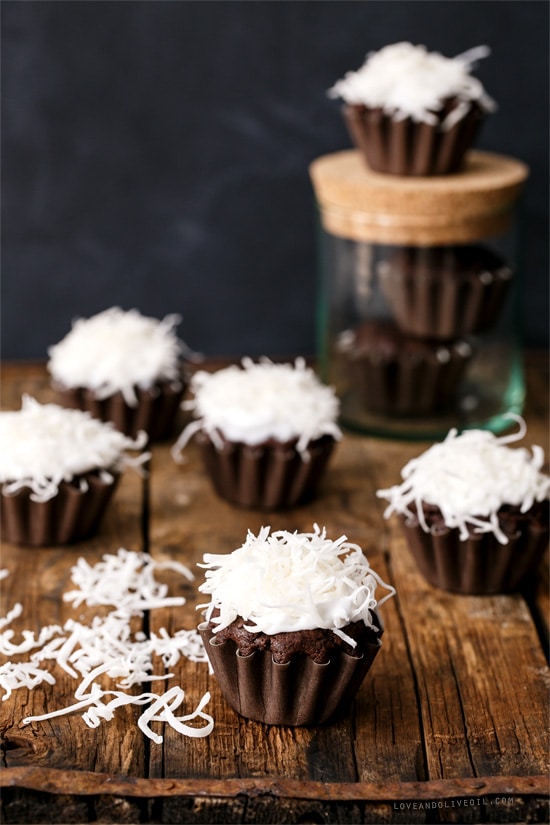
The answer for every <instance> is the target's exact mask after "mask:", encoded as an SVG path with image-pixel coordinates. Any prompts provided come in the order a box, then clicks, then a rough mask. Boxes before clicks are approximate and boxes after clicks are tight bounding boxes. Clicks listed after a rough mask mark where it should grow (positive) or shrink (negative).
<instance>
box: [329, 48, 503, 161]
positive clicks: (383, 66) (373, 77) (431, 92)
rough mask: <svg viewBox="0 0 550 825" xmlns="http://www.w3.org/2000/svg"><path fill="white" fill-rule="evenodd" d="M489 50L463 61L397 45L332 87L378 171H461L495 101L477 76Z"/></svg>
mask: <svg viewBox="0 0 550 825" xmlns="http://www.w3.org/2000/svg"><path fill="white" fill-rule="evenodd" d="M488 54H489V49H488V48H486V47H484V46H480V47H479V48H475V49H471V50H470V51H468V52H465V53H464V54H461V55H458V56H457V57H455V58H452V59H450V58H446V57H444V56H443V55H441V54H439V53H437V52H428V51H427V50H426V49H425V47H424V46H414V45H412V44H411V43H394V44H392V45H390V46H386V47H385V48H383V49H381V50H380V51H378V52H374V53H371V54H369V55H368V56H367V59H366V61H365V63H364V64H363V66H362V67H361V68H360V69H358V71H356V72H348V73H347V74H346V75H345V76H344V77H343V78H342V79H341V80H339V81H338V82H337V83H335V85H334V86H333V87H332V88H331V89H330V90H329V95H330V96H331V97H336V98H341V99H343V100H344V103H345V105H344V110H343V113H344V118H345V121H346V125H347V127H348V130H349V132H350V136H351V139H352V140H353V142H354V144H355V145H356V147H357V148H358V149H359V150H360V151H361V152H362V153H363V155H364V157H365V159H366V161H367V163H368V165H369V167H370V168H371V169H372V170H373V171H374V172H382V173H387V174H394V175H418V176H428V175H446V174H449V173H452V172H456V171H458V170H459V169H460V167H461V164H462V160H463V158H464V155H465V154H466V152H467V150H468V149H469V148H470V147H471V146H472V145H473V143H474V141H475V138H476V136H477V133H478V131H479V128H480V126H481V123H482V121H483V119H484V117H485V115H486V113H487V112H490V111H493V110H494V108H495V104H494V102H493V101H492V100H491V99H490V98H489V97H488V96H487V94H486V93H485V91H484V89H483V86H482V85H481V83H480V82H479V80H477V79H476V78H474V77H472V75H471V74H470V72H471V70H472V68H473V67H474V64H475V62H476V61H477V60H479V59H480V58H483V57H486V56H487V55H488Z"/></svg>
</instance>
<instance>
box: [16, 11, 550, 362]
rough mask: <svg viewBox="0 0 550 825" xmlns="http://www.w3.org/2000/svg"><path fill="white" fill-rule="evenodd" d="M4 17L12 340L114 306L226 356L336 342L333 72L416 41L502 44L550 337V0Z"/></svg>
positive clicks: (492, 70)
mask: <svg viewBox="0 0 550 825" xmlns="http://www.w3.org/2000/svg"><path fill="white" fill-rule="evenodd" d="M1 14H2V357H3V358H4V359H11V358H45V357H46V350H47V347H48V346H49V345H51V344H54V343H56V341H58V340H59V339H60V338H62V337H63V336H64V335H65V334H66V332H68V330H69V328H70V323H71V319H72V318H74V317H76V316H86V317H87V316H89V315H92V314H94V313H96V312H98V311H100V310H102V309H105V308H107V307H109V306H113V305H118V306H121V307H123V308H125V309H130V308H132V307H135V308H137V309H139V310H140V311H141V312H143V313H144V314H149V315H153V316H155V317H159V318H160V317H163V316H164V315H165V314H167V313H171V312H178V313H180V314H181V315H182V316H183V322H182V324H181V325H180V327H179V330H178V331H179V334H180V335H181V337H183V338H184V339H185V340H186V341H187V343H188V344H189V345H190V346H191V347H193V348H194V349H196V350H198V351H201V352H203V353H205V354H207V355H232V356H236V355H251V356H258V355H262V354H266V355H273V356H286V355H294V354H298V353H300V352H301V353H303V354H312V353H313V352H314V351H315V300H316V282H317V276H316V238H315V216H314V206H313V193H312V189H311V184H310V181H309V176H308V165H309V163H310V162H311V161H312V160H313V159H314V158H315V157H317V156H318V155H322V154H325V153H329V152H333V151H337V150H339V149H344V148H349V147H350V145H351V144H350V140H349V138H348V135H347V132H346V130H345V127H344V125H343V122H342V119H341V115H340V106H339V103H338V102H337V101H334V100H329V99H328V98H327V96H326V90H327V88H328V87H329V86H331V85H332V84H333V83H334V82H335V81H336V80H337V79H338V78H339V77H341V76H342V75H343V74H344V73H345V72H346V71H348V70H350V69H356V68H358V67H359V65H360V64H361V63H362V62H363V60H364V57H365V55H366V53H367V52H368V51H371V50H377V49H379V48H381V47H382V46H384V45H387V44H388V43H393V42H396V41H399V40H410V41H412V42H413V43H422V44H424V45H426V47H427V48H428V49H430V50H436V51H440V52H442V53H443V54H445V55H447V56H454V55H456V54H458V53H459V52H462V51H464V50H466V49H469V48H471V47H473V46H477V45H480V44H488V45H489V46H490V47H491V49H492V54H491V56H490V57H489V58H486V59H485V60H483V61H481V63H480V64H479V67H478V69H477V71H476V76H477V77H479V78H480V79H481V81H482V82H483V84H484V85H485V88H486V90H487V91H488V93H489V94H490V95H491V96H492V97H493V98H494V99H496V101H497V102H498V104H499V110H498V112H497V113H496V114H493V115H491V116H490V118H489V120H487V122H486V124H485V126H484V128H483V131H482V134H481V135H480V137H479V139H478V141H477V146H478V148H481V149H487V150H490V151H496V152H501V153H504V154H510V155H513V156H515V157H517V158H519V159H521V160H523V161H525V162H526V163H528V164H529V166H530V168H531V177H530V180H529V182H528V186H527V190H526V192H525V195H524V198H523V200H522V213H521V218H522V219H521V238H522V244H523V255H522V258H523V261H524V271H523V284H524V287H523V309H522V315H523V318H524V340H525V344H526V345H528V346H537V347H539V346H544V347H545V346H547V345H548V236H547V230H548V200H549V197H548V159H549V152H548V148H549V145H548V100H549V94H548V77H549V66H548V31H549V4H548V3H547V2H546V0H541V2H538V0H534V2H532V1H530V0H518V2H515V0H510V1H508V0H504V1H503V2H500V0H478V1H477V2H475V0H474V1H471V0H464V1H463V0H460V2H452V1H451V2H449V1H447V0H439V1H437V0H432V1H428V2H417V1H416V0H411V1H410V2H397V1H396V2H392V0H381V1H380V2H379V1H378V0H365V1H364V2H361V1H360V0H359V1H357V2H347V1H346V0H334V2H331V1H330V0H329V1H328V2H316V1H315V0H313V1H312V2H300V1H299V0H297V1H296V2H239V0H227V1H226V2H200V1H199V2H194V1H191V2H177V0H174V1H173V2H169V1H168V2H164V0H149V1H148V2H147V0H145V1H144V2H134V0H129V1H127V2H87V0H84V2H77V1H76V2H71V1H70V0H69V2H50V0H40V2H33V1H32V0H31V2H14V1H13V0H3V2H2V3H1Z"/></svg>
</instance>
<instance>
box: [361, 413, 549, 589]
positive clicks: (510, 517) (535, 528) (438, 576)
mask: <svg viewBox="0 0 550 825" xmlns="http://www.w3.org/2000/svg"><path fill="white" fill-rule="evenodd" d="M511 417H512V418H513V419H514V420H517V421H518V422H519V423H520V424H521V429H520V432H519V433H518V434H514V435H511V436H505V437H500V438H497V437H496V436H495V435H494V434H493V433H491V432H489V431H484V430H466V431H465V432H463V433H462V434H461V435H457V431H456V430H451V431H450V432H449V434H448V436H447V438H446V439H445V441H443V442H441V443H439V444H434V445H433V446H432V447H430V448H429V449H428V450H427V451H426V452H425V453H423V454H422V455H420V456H419V457H418V458H415V459H413V460H412V461H410V462H409V463H408V464H407V465H406V466H405V467H404V468H403V470H402V472H401V475H402V477H403V479H404V481H403V482H402V484H400V485H397V486H395V487H391V488H389V489H387V490H379V491H378V492H377V495H378V496H379V497H381V498H385V499H387V500H388V501H389V506H388V507H387V508H386V511H385V513H384V515H385V517H389V516H390V515H391V514H392V513H397V514H398V515H399V517H400V519H401V523H402V526H403V531H404V534H405V537H406V539H407V542H408V545H409V547H410V550H411V552H412V554H413V556H414V558H415V560H416V563H417V565H418V568H419V570H420V572H421V573H422V574H423V576H424V577H425V578H426V579H427V581H428V582H429V583H430V584H431V585H433V586H434V587H439V588H441V589H443V590H449V591H452V592H455V593H463V594H471V595H490V594H496V593H510V592H514V591H516V590H519V589H520V588H521V587H522V586H523V584H524V583H525V582H526V580H527V579H528V577H529V576H530V575H531V574H533V573H534V572H536V570H537V567H538V565H539V563H540V561H541V559H542V556H543V554H544V551H545V550H546V547H547V546H548V536H549V513H550V506H549V505H550V501H549V497H550V478H549V477H548V476H547V475H545V474H544V473H542V472H541V467H542V465H543V462H544V454H543V452H542V450H541V448H540V447H533V449H532V454H530V453H529V451H528V450H527V449H524V448H519V449H511V448H509V447H508V446H507V444H508V443H509V442H511V441H515V440H518V439H520V438H522V437H523V436H524V435H525V425H524V422H523V420H522V419H521V418H519V416H511Z"/></svg>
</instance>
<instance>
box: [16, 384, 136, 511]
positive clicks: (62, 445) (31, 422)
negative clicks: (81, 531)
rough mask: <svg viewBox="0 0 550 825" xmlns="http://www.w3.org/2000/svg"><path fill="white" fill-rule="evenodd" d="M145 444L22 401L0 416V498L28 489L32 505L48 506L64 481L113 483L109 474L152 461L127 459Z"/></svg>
mask: <svg viewBox="0 0 550 825" xmlns="http://www.w3.org/2000/svg"><path fill="white" fill-rule="evenodd" d="M146 441H147V436H146V434H145V433H139V434H138V436H137V438H136V439H135V440H132V439H131V438H128V437H127V436H125V435H124V434H123V433H121V432H119V431H118V430H117V429H116V428H115V427H114V425H113V424H112V423H111V422H103V421H99V420H98V419H96V418H93V417H92V416H91V415H90V413H88V412H84V411H82V410H70V409H66V408H64V407H60V406H58V405H57V404H40V403H39V402H38V401H37V400H36V399H34V398H31V397H30V396H28V395H25V396H23V399H22V404H21V409H20V410H17V411H6V412H0V484H2V485H3V486H2V493H3V494H4V495H13V494H15V493H17V492H18V491H19V490H21V489H23V488H25V487H28V488H29V489H30V490H31V491H32V493H31V498H32V500H33V501H47V500H48V499H50V498H53V496H55V495H56V494H57V492H58V489H59V485H60V484H61V482H62V481H71V480H72V479H73V478H74V477H75V476H79V475H82V474H85V473H87V472H90V471H96V470H99V471H100V474H101V478H102V480H103V481H105V482H107V483H109V482H112V481H113V480H114V479H113V475H112V473H113V472H115V473H116V472H119V471H120V470H122V469H123V468H124V467H126V466H131V467H138V466H139V465H140V464H142V463H143V462H145V461H146V460H147V459H148V458H149V457H150V454H149V453H142V454H141V455H140V456H137V457H135V456H134V457H132V456H130V455H128V451H132V450H140V449H141V448H142V447H143V446H144V445H145V443H146Z"/></svg>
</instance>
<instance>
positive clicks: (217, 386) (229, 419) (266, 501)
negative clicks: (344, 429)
mask: <svg viewBox="0 0 550 825" xmlns="http://www.w3.org/2000/svg"><path fill="white" fill-rule="evenodd" d="M190 390H191V393H192V395H193V396H194V397H193V398H192V399H191V400H189V401H186V402H184V408H186V409H189V410H192V412H193V415H194V419H195V420H194V421H192V422H191V423H190V424H188V426H187V427H186V428H185V429H184V430H183V432H182V434H181V436H180V438H179V439H178V441H177V442H176V444H175V445H174V447H173V456H174V459H175V460H176V461H177V460H179V459H180V457H181V452H182V450H183V448H184V447H185V445H186V443H187V442H188V441H189V440H190V439H191V438H192V437H193V436H194V437H196V440H197V441H198V443H199V444H200V446H201V451H202V457H203V461H204V465H205V468H206V470H207V472H208V474H209V477H210V478H211V481H212V483H213V486H214V489H215V490H216V492H217V494H218V495H219V496H220V497H221V498H223V499H226V500H227V501H229V502H230V503H232V504H235V505H238V506H241V507H249V508H257V509H265V510H274V509H282V508H287V507H293V506H294V505H296V504H299V503H302V502H304V501H306V500H308V499H310V498H312V497H313V496H314V495H315V494H316V492H317V489H318V485H319V482H320V480H321V477H322V474H323V473H324V471H325V468H326V466H327V463H328V460H329V458H330V456H331V454H332V451H333V448H334V446H335V443H336V441H337V440H338V439H339V438H340V437H341V431H340V428H339V427H338V424H337V418H338V414H339V401H338V399H337V397H336V394H335V392H334V390H333V389H332V388H331V387H328V386H326V385H324V384H323V383H321V381H319V379H318V378H317V376H316V375H315V373H314V372H313V370H312V369H311V368H309V367H307V366H306V363H305V361H304V359H302V358H298V359H296V362H295V363H294V364H285V363H273V362H271V361H269V360H268V359H263V360H261V361H259V362H254V361H252V360H251V359H248V358H245V359H243V361H242V364H241V365H236V364H233V365H231V366H229V367H225V368H223V369H220V370H218V371H216V372H213V373H209V372H206V371H204V370H200V371H198V372H196V373H195V374H194V375H193V377H192V379H191V384H190Z"/></svg>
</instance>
